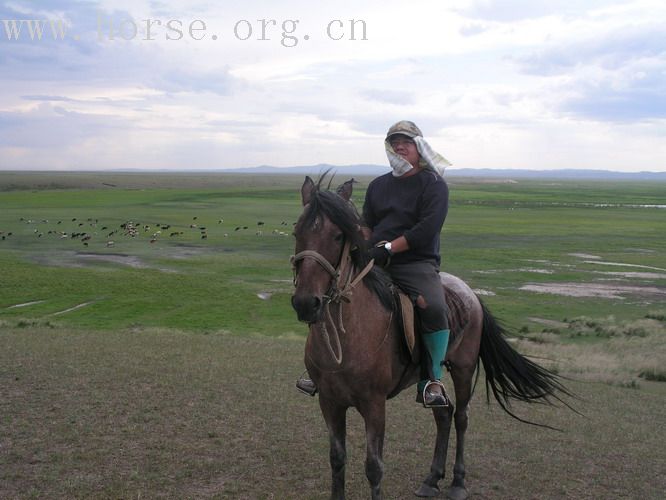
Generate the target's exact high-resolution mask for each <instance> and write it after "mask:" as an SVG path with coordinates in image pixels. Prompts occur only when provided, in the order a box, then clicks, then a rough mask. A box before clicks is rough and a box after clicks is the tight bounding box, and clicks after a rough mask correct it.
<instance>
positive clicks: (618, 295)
mask: <svg viewBox="0 0 666 500" xmlns="http://www.w3.org/2000/svg"><path fill="white" fill-rule="evenodd" d="M519 290H526V291H528V292H536V293H550V294H553V295H565V296H568V297H601V298H606V299H624V298H625V295H639V296H666V288H660V287H656V286H629V285H611V284H606V283H528V284H527V285H523V286H521V287H520V288H519Z"/></svg>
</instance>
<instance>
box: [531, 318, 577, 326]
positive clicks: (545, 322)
mask: <svg viewBox="0 0 666 500" xmlns="http://www.w3.org/2000/svg"><path fill="white" fill-rule="evenodd" d="M527 319H528V320H530V321H531V322H533V323H538V324H540V325H544V326H548V327H551V328H567V327H568V326H569V323H564V322H563V321H555V320H554V319H545V318H533V317H529V318H527Z"/></svg>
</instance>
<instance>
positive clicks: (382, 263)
mask: <svg viewBox="0 0 666 500" xmlns="http://www.w3.org/2000/svg"><path fill="white" fill-rule="evenodd" d="M368 259H375V265H376V266H379V267H386V266H387V265H388V263H389V260H390V259H391V254H390V253H389V251H388V250H387V249H386V248H384V244H383V243H382V244H381V245H380V246H374V247H372V248H371V249H370V250H368Z"/></svg>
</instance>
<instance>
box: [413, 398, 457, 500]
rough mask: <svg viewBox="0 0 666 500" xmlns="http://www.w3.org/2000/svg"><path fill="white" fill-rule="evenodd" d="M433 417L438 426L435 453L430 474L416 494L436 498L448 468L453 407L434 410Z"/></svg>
mask: <svg viewBox="0 0 666 500" xmlns="http://www.w3.org/2000/svg"><path fill="white" fill-rule="evenodd" d="M432 413H433V416H434V417H435V423H436V424H437V440H436V441H435V453H434V455H433V457H432V464H431V465H430V474H428V477H426V478H425V479H424V480H423V483H422V484H421V487H420V488H419V489H418V490H416V491H415V492H414V493H415V495H416V496H419V497H436V496H438V495H439V494H440V490H439V486H438V484H437V483H439V480H440V479H442V478H443V477H444V474H445V467H446V454H447V452H448V449H449V436H450V434H451V417H452V415H453V405H451V406H449V407H448V408H433V409H432Z"/></svg>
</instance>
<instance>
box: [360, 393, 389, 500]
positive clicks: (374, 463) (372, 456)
mask: <svg viewBox="0 0 666 500" xmlns="http://www.w3.org/2000/svg"><path fill="white" fill-rule="evenodd" d="M358 410H359V412H360V413H361V415H362V416H363V420H364V421H365V438H366V458H365V475H366V477H367V478H368V481H369V482H370V491H371V493H372V500H379V499H381V498H382V493H381V481H382V476H383V475H384V462H383V455H384V433H385V427H386V399H384V398H377V399H374V400H372V401H367V402H364V403H363V404H361V405H360V406H359V409H358Z"/></svg>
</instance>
